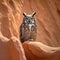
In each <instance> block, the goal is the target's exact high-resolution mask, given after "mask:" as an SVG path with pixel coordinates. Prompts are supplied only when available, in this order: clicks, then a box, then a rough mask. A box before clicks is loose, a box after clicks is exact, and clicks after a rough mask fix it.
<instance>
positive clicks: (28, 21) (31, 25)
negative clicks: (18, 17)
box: [24, 15, 36, 32]
mask: <svg viewBox="0 0 60 60" xmlns="http://www.w3.org/2000/svg"><path fill="white" fill-rule="evenodd" d="M24 26H25V29H26V31H28V30H29V31H30V32H31V31H35V30H36V29H35V28H36V21H35V18H34V17H32V16H31V15H27V16H26V17H24Z"/></svg>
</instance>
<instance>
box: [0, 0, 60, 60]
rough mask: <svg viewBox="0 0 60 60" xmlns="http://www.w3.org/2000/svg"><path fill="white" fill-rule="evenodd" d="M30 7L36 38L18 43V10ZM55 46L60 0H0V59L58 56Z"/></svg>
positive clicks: (55, 59) (58, 59)
mask: <svg viewBox="0 0 60 60" xmlns="http://www.w3.org/2000/svg"><path fill="white" fill-rule="evenodd" d="M33 11H36V13H37V14H36V21H37V26H38V32H37V39H36V42H25V43H23V44H22V43H21V42H20V37H19V34H20V32H19V29H20V25H21V23H22V20H23V15H22V13H23V12H26V13H27V14H30V13H32V12H33ZM37 41H38V42H37ZM59 46H60V0H0V60H60V47H59Z"/></svg>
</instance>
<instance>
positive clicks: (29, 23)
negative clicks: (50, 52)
mask: <svg viewBox="0 0 60 60" xmlns="http://www.w3.org/2000/svg"><path fill="white" fill-rule="evenodd" d="M35 14H36V12H34V13H32V14H31V15H27V14H26V13H23V15H24V18H23V22H22V24H21V26H20V38H21V39H20V40H21V42H22V43H23V42H24V41H28V40H36V35H37V25H36V20H35V18H34V15H35Z"/></svg>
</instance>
